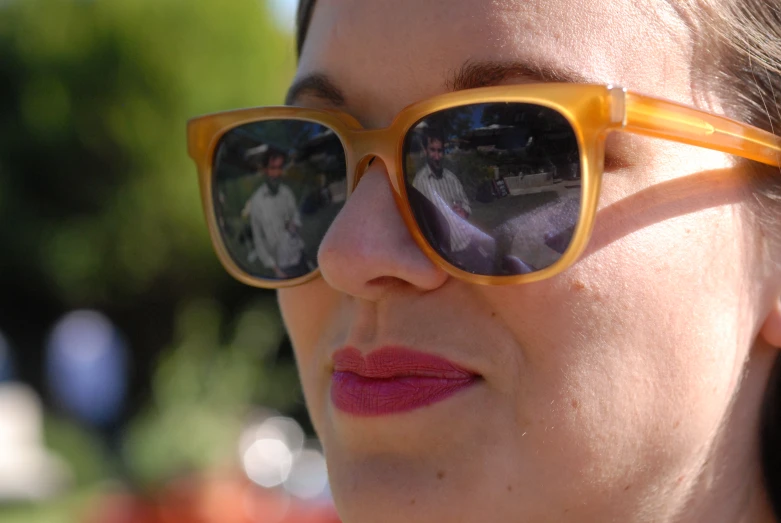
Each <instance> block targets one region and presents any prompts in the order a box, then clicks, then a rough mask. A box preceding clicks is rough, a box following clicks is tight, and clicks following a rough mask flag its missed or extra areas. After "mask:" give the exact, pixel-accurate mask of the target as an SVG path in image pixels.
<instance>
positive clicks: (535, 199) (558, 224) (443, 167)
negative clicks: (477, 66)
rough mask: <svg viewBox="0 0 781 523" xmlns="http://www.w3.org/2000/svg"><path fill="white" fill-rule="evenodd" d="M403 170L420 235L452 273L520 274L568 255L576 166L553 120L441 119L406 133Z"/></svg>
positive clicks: (464, 113) (511, 115)
mask: <svg viewBox="0 0 781 523" xmlns="http://www.w3.org/2000/svg"><path fill="white" fill-rule="evenodd" d="M404 162H405V165H404V168H405V173H404V174H405V181H406V189H407V195H408V197H409V200H410V206H411V207H412V210H413V213H414V215H415V218H416V220H417V222H418V226H419V227H420V229H421V231H422V233H423V235H424V236H425V237H426V239H427V241H428V242H429V244H430V245H431V246H432V247H433V248H434V249H435V250H436V251H437V252H438V253H439V254H440V255H441V256H442V257H443V258H444V259H446V260H447V261H448V262H449V263H451V264H453V265H455V266H456V267H459V268H461V269H463V270H465V271H467V272H471V273H474V274H483V275H516V274H527V273H530V272H534V271H538V270H541V269H544V268H546V267H549V266H550V265H552V264H553V263H555V262H556V261H557V260H558V259H559V258H560V257H561V255H562V254H563V253H564V252H565V251H566V250H567V248H568V246H569V244H570V241H571V239H572V234H573V231H574V229H575V225H576V223H577V220H578V216H579V213H580V201H581V166H580V154H579V147H578V142H577V138H576V136H575V133H574V131H573V130H572V126H571V125H570V124H569V122H568V121H567V119H566V118H564V117H563V116H562V115H561V114H559V113H558V112H557V111H555V110H553V109H550V108H547V107H542V106H538V105H533V104H521V103H488V104H473V105H465V106H460V107H455V108H451V109H446V110H443V111H440V112H437V113H434V114H432V115H429V116H427V117H426V118H424V119H422V120H420V121H419V122H418V123H417V124H416V125H415V126H413V127H412V129H411V130H410V131H409V132H408V133H407V136H406V138H405V143H404Z"/></svg>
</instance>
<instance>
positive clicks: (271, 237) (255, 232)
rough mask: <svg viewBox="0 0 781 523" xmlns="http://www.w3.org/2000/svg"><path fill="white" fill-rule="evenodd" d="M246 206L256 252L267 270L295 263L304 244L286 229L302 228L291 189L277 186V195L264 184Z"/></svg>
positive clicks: (290, 265) (297, 261)
mask: <svg viewBox="0 0 781 523" xmlns="http://www.w3.org/2000/svg"><path fill="white" fill-rule="evenodd" d="M247 207H248V210H249V215H250V225H251V226H252V239H253V243H254V244H255V252H256V253H257V255H258V258H259V259H260V262H261V263H262V264H263V265H264V266H265V267H267V268H269V269H272V268H274V267H282V268H284V267H292V266H293V265H296V264H298V263H299V262H300V261H301V254H302V253H303V251H304V241H303V240H302V239H301V237H300V236H299V235H298V234H291V233H290V231H289V230H288V226H289V225H290V224H291V223H292V224H294V225H295V226H296V227H301V216H300V215H299V213H298V207H297V206H296V198H295V196H294V195H293V191H292V190H290V187H288V186H287V185H284V184H280V185H279V189H278V190H277V193H276V194H272V193H271V190H270V189H269V187H268V185H267V184H265V183H264V184H263V185H261V186H260V187H259V188H258V190H257V191H255V193H254V194H253V195H252V196H251V197H250V199H249V200H248V201H247Z"/></svg>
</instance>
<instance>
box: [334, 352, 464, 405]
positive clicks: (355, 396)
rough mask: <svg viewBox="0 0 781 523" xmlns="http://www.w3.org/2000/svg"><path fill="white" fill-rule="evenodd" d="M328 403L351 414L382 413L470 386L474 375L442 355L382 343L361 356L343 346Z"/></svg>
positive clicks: (433, 400) (432, 400)
mask: <svg viewBox="0 0 781 523" xmlns="http://www.w3.org/2000/svg"><path fill="white" fill-rule="evenodd" d="M333 361H334V372H333V376H332V378H331V401H332V402H333V404H334V406H336V408H337V409H339V410H341V411H344V412H346V413H348V414H353V415H356V416H382V415H387V414H394V413H398V412H405V411H409V410H414V409H417V408H420V407H423V406H426V405H431V404H432V403H437V402H439V401H442V400H444V399H446V398H448V397H450V396H452V395H453V394H455V393H456V392H458V391H460V390H461V389H464V388H466V387H469V386H471V385H474V384H475V383H476V382H477V379H478V377H479V376H478V375H476V374H475V373H473V372H470V371H468V370H465V369H463V368H461V367H459V366H458V365H456V364H455V363H453V362H450V361H448V360H446V359H444V358H440V357H438V356H433V355H431V354H425V353H422V352H418V351H415V350H412V349H407V348H403V347H383V348H381V349H378V350H376V351H374V352H372V353H370V354H368V355H367V356H366V357H365V358H364V357H363V355H362V354H361V353H360V351H358V349H355V348H352V347H348V348H344V349H340V350H338V351H337V352H336V353H335V354H334V356H333Z"/></svg>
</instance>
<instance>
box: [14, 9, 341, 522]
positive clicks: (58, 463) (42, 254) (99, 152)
mask: <svg viewBox="0 0 781 523" xmlns="http://www.w3.org/2000/svg"><path fill="white" fill-rule="evenodd" d="M295 7H296V5H295V0H267V1H263V0H229V1H215V0H0V246H2V247H0V522H3V523H9V522H10V523H17V522H19V523H21V522H24V523H29V522H32V523H120V522H121V523H136V522H143V523H195V522H199V523H201V522H202V523H211V522H220V523H234V522H235V523H256V522H280V523H282V522H293V521H296V522H297V521H312V522H318V521H336V517H335V514H334V512H333V509H332V507H331V502H330V496H329V491H328V486H327V478H326V471H325V463H324V461H323V458H322V453H321V450H320V448H319V446H318V444H317V441H316V440H315V439H314V436H313V432H312V429H311V426H310V424H309V421H308V419H307V417H306V412H305V408H304V405H303V400H302V396H301V391H300V388H299V384H298V381H297V377H296V372H295V364H294V361H293V357H292V353H291V350H290V346H289V342H288V341H287V339H286V337H285V334H284V332H283V329H282V326H281V323H280V318H279V313H278V311H277V308H276V303H275V300H274V296H273V294H272V293H269V292H264V291H260V290H257V289H252V288H249V287H245V286H242V285H241V284H239V283H237V282H235V281H233V280H232V279H230V278H229V277H228V276H227V274H226V273H225V272H224V271H223V269H222V268H221V267H220V266H219V264H218V261H217V258H216V256H215V255H214V254H213V252H212V250H211V245H210V243H209V239H208V236H207V233H206V227H205V224H204V219H203V214H202V211H201V207H200V200H199V194H198V186H197V179H196V173H195V168H194V165H193V164H192V163H191V161H190V160H189V158H188V157H187V156H186V145H185V123H186V121H187V119H188V118H189V117H191V116H195V115H199V114H203V113H209V112H214V111H221V110H226V109H232V108H237V107H244V106H254V105H266V104H278V103H281V101H282V99H283V96H284V91H285V89H286V87H287V85H288V82H289V81H290V78H291V77H292V74H293V70H294V66H295V53H294V41H293V17H294V11H295Z"/></svg>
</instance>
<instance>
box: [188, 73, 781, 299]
mask: <svg viewBox="0 0 781 523" xmlns="http://www.w3.org/2000/svg"><path fill="white" fill-rule="evenodd" d="M502 102H515V103H526V104H536V105H540V106H543V107H548V108H550V109H553V110H556V111H557V112H559V113H560V114H561V115H562V116H564V117H565V118H566V119H567V121H568V122H569V123H570V125H571V126H572V130H573V132H574V134H575V136H576V138H577V141H578V147H579V150H580V162H581V191H582V193H581V205H580V215H579V218H578V223H577V225H576V227H575V230H574V232H573V236H572V240H571V241H570V244H569V246H568V247H567V249H566V250H565V251H564V253H563V254H562V256H561V257H560V258H559V259H558V260H557V261H556V262H555V263H553V264H552V265H550V266H549V267H546V268H544V269H541V270H539V271H535V272H532V273H528V274H518V275H511V276H493V275H478V274H472V273H470V272H467V271H464V270H462V269H459V268H458V267H455V266H453V265H451V264H450V263H448V262H447V261H446V260H445V259H444V258H442V256H440V255H439V254H438V253H437V252H436V250H434V248H433V247H431V245H429V243H428V241H427V240H426V238H425V236H424V235H423V233H422V232H421V230H420V228H419V226H418V224H417V221H416V220H415V218H414V215H413V212H412V208H411V207H410V203H409V200H408V198H407V192H406V186H405V180H404V170H403V168H402V166H403V165H404V159H403V154H404V141H405V138H406V136H407V133H408V132H409V131H410V130H411V129H412V128H413V126H415V125H416V124H417V123H418V122H419V121H420V120H421V119H423V118H425V117H426V116H428V115H431V114H432V113H435V112H438V111H442V110H445V109H451V108H454V107H458V106H463V105H471V104H485V103H502ZM275 119H293V120H304V121H309V122H314V123H318V124H321V125H324V126H326V127H328V128H329V129H331V130H333V131H334V133H335V134H336V136H337V137H338V138H339V140H340V141H341V143H342V146H343V147H344V151H345V160H346V165H347V173H346V176H347V198H349V197H350V195H351V194H352V192H353V191H354V190H355V188H356V186H357V185H358V182H359V181H360V178H361V176H362V175H363V174H364V173H365V171H366V168H367V167H368V165H369V163H370V161H371V160H372V159H373V158H380V159H381V160H382V161H383V162H384V164H385V166H386V172H387V174H388V179H389V182H390V185H391V188H392V192H393V197H394V199H395V201H396V206H397V207H398V209H399V211H400V213H401V216H402V218H403V219H404V223H405V224H406V226H407V228H408V229H409V231H410V233H411V234H412V237H413V238H414V240H415V242H416V243H417V245H418V247H419V248H420V249H421V250H422V251H423V252H424V253H425V254H426V256H427V257H428V258H429V259H430V260H432V262H433V263H435V264H436V265H437V266H438V267H440V268H441V269H442V270H444V271H445V272H447V273H448V274H450V275H451V276H453V277H455V278H458V279H459V280H462V281H465V282H468V283H474V284H482V285H512V284H520V283H527V282H534V281H539V280H543V279H546V278H550V277H552V276H554V275H556V274H558V273H560V272H562V271H563V270H565V269H566V268H568V267H569V266H570V265H572V264H573V263H575V261H576V260H577V259H578V257H579V256H580V255H581V254H582V253H583V250H584V249H585V248H586V245H587V244H588V241H589V238H590V236H591V232H592V230H593V227H594V221H595V218H596V211H597V205H598V202H599V190H600V185H601V181H602V171H603V167H604V157H605V138H606V137H607V134H608V133H610V132H612V131H626V132H630V133H634V134H640V135H645V136H650V137H654V138H662V139H665V140H670V141H674V142H679V143H685V144H689V145H694V146H698V147H703V148H707V149H712V150H716V151H721V152H724V153H729V154H734V155H737V156H740V157H742V158H747V159H750V160H754V161H758V162H761V163H764V164H768V165H773V166H778V167H781V138H779V137H778V136H775V135H773V134H771V133H768V132H766V131H763V130H761V129H759V128H757V127H753V126H751V125H748V124H743V123H740V122H737V121H734V120H731V119H729V118H726V117H722V116H717V115H714V114H711V113H708V112H705V111H701V110H699V109H695V108H692V107H688V106H685V105H682V104H679V103H677V102H672V101H668V100H662V99H658V98H652V97H649V96H644V95H641V94H638V93H634V92H631V91H628V90H626V89H623V88H620V87H613V86H606V85H584V84H571V83H546V84H524V85H510V86H500V87H483V88H478V89H469V90H464V91H458V92H453V93H447V94H443V95H439V96H435V97H433V98H430V99H428V100H424V101H421V102H418V103H415V104H412V105H410V106H408V107H406V108H404V109H402V110H401V111H400V112H399V114H398V115H397V116H396V117H395V118H394V120H393V122H392V123H391V124H390V126H388V127H386V128H383V129H365V128H363V127H362V126H361V125H360V124H359V123H358V121H357V120H356V119H355V118H354V117H352V116H351V115H349V114H347V113H345V112H342V111H337V110H329V109H308V108H303V107H290V106H279V107H258V108H251V109H239V110H234V111H228V112H222V113H216V114H211V115H206V116H201V117H197V118H193V119H191V120H190V121H189V122H188V123H187V138H188V150H189V154H190V156H191V157H192V158H193V160H195V163H196V165H197V168H198V175H199V183H200V189H201V199H202V204H203V208H204V213H205V216H206V221H207V224H208V227H209V232H210V236H211V239H212V243H213V245H214V249H215V251H216V252H217V255H218V257H219V259H220V261H221V263H222V265H223V266H224V267H225V269H226V270H227V271H228V272H229V273H230V274H231V275H232V276H233V277H235V278H236V279H238V280H239V281H241V282H243V283H246V284H248V285H252V286H255V287H260V288H266V289H279V288H285V287H293V286H296V285H300V284H302V283H305V282H308V281H310V280H313V279H314V278H316V277H318V276H319V274H320V269H319V268H317V269H315V270H314V271H312V272H311V273H309V274H306V275H304V276H300V277H297V278H293V279H290V280H280V281H277V280H266V279H263V278H258V277H255V276H251V275H249V274H248V273H247V272H246V271H244V270H242V269H241V268H239V266H238V265H237V264H236V262H235V261H234V260H233V258H232V257H231V255H230V254H229V253H228V250H227V248H226V246H225V243H224V242H223V240H222V235H221V234H220V231H219V229H218V225H217V220H216V216H215V209H214V200H213V194H212V186H213V184H212V174H213V173H212V163H213V157H214V153H215V149H216V147H217V145H218V144H219V142H220V139H221V138H222V137H223V136H224V135H225V133H227V132H228V131H230V130H232V129H234V128H236V127H238V126H241V125H245V124H248V123H253V122H260V121H264V120H275Z"/></svg>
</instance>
